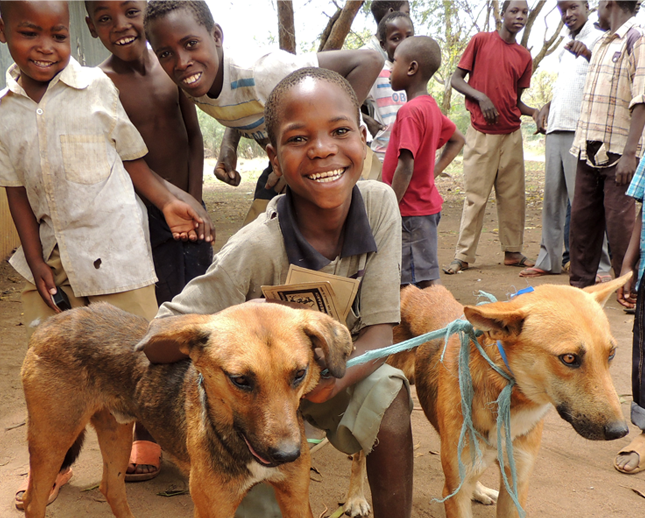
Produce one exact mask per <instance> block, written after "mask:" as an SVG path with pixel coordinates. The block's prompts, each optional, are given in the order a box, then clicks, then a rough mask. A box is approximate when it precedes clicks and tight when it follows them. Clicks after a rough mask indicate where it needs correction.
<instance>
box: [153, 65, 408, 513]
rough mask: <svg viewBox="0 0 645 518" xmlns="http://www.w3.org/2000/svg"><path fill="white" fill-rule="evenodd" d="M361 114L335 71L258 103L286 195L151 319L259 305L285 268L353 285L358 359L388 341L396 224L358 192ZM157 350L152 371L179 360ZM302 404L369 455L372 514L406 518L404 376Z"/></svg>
mask: <svg viewBox="0 0 645 518" xmlns="http://www.w3.org/2000/svg"><path fill="white" fill-rule="evenodd" d="M358 112H359V103H358V100H357V98H356V95H355V93H354V91H353V90H352V87H351V86H350V85H349V83H348V82H347V81H346V80H345V79H343V78H342V77H341V76H340V75H338V74H336V73H335V72H331V71H329V70H325V69H322V68H306V69H301V70H298V71H296V72H294V73H293V74H291V75H290V76H288V77H287V78H285V79H284V80H283V81H281V82H280V83H279V84H278V86H277V87H276V88H275V90H274V91H273V92H272V93H271V96H270V97H269V100H268V102H267V104H266V122H267V131H268V135H269V138H270V140H271V143H270V144H269V145H268V146H267V152H268V154H269V157H270V159H271V163H272V165H273V167H274V170H275V172H276V174H278V175H279V176H281V177H282V176H283V177H284V178H285V180H286V182H287V185H288V188H287V192H286V194H285V195H283V196H279V197H277V198H275V199H273V200H271V202H270V203H269V205H268V207H267V210H266V212H265V213H264V214H262V215H260V216H259V217H258V219H256V220H255V221H254V222H252V223H250V224H249V225H247V226H246V227H244V228H243V229H242V230H240V231H239V232H238V233H237V234H236V235H234V236H233V237H232V238H231V239H230V240H229V241H228V243H227V244H226V245H225V246H224V248H222V250H221V251H220V252H219V253H218V254H217V255H216V256H215V258H214V259H213V265H212V266H211V267H210V268H209V270H208V272H207V273H206V275H203V276H201V277H198V278H196V279H193V280H192V281H191V282H190V283H189V284H188V285H187V286H186V288H185V289H184V291H183V292H182V293H181V294H180V295H178V296H177V297H175V298H174V299H173V300H172V301H171V302H168V303H166V304H164V305H163V306H162V307H161V308H160V310H159V313H158V315H157V317H158V318H162V317H167V316H171V315H178V314H185V313H201V314H207V313H214V312H217V311H220V310H222V309H224V308H226V307H228V306H231V305H233V304H238V303H241V302H244V301H245V300H249V299H256V298H260V297H262V292H261V286H262V285H279V284H283V283H284V281H285V279H286V275H287V270H288V268H289V265H290V264H297V265H299V266H303V267H305V268H309V269H312V270H319V271H323V272H326V273H333V274H336V275H341V276H344V277H352V278H357V279H359V280H360V281H361V285H360V288H359V292H358V294H357V296H356V300H355V301H354V304H353V306H352V311H351V312H350V315H349V317H348V320H347V326H348V328H349V330H350V332H351V333H352V336H353V337H354V339H355V342H354V345H355V353H354V354H356V355H360V354H362V353H363V352H364V351H367V350H370V349H378V348H382V347H384V346H387V345H388V344H390V343H391V342H392V327H393V325H394V324H395V323H396V322H398V321H399V317H400V312H399V267H400V253H401V241H400V236H401V233H400V230H399V229H400V217H399V214H398V210H397V207H396V198H395V197H394V194H393V193H392V190H391V189H390V188H389V187H388V186H386V185H383V184H382V183H380V182H373V181H362V182H358V184H357V183H356V182H357V180H358V179H359V178H360V175H361V170H362V167H363V159H364V157H365V152H366V147H365V132H364V130H362V129H360V128H359V113H358ZM164 345H167V344H160V346H161V348H157V349H154V348H153V349H152V350H147V351H146V354H147V355H148V357H149V358H150V360H151V361H153V362H157V361H165V362H167V361H176V360H178V359H180V358H181V355H180V353H179V352H178V351H177V350H173V349H164ZM306 399H307V401H303V405H302V411H303V414H304V416H305V418H306V419H307V420H308V421H309V422H310V423H311V424H314V425H315V426H317V427H318V428H321V429H324V430H326V432H327V437H328V438H329V440H330V441H331V442H332V444H334V446H336V447H337V448H338V449H340V450H341V451H343V452H345V453H348V454H351V453H355V452H357V451H359V450H361V449H363V450H364V451H365V452H366V453H368V455H367V470H368V479H369V482H370V487H371V490H372V500H373V508H374V516H375V517H376V518H383V517H388V518H399V517H409V516H410V513H411V506H412V464H413V461H412V435H411V428H410V417H409V414H410V409H411V408H410V397H409V393H408V384H407V380H406V379H405V376H404V375H403V373H401V372H400V371H398V370H397V369H393V368H392V367H390V366H388V365H386V364H383V362H382V361H377V362H373V363H369V364H363V365H360V366H355V367H352V368H350V369H348V370H347V373H346V374H345V376H344V377H343V378H342V379H338V380H337V379H334V378H327V379H323V380H321V382H320V384H319V385H318V387H316V389H314V391H313V392H311V393H310V394H308V395H307V398H306ZM381 417H382V419H381ZM258 487H259V488H260V489H258V491H261V490H262V487H263V486H258ZM254 491H255V490H254ZM243 505H246V504H245V503H244V502H243ZM265 509H266V508H265ZM238 516H241V515H240V513H239V511H238ZM243 516H251V517H255V516H263V517H267V516H271V517H273V516H280V515H279V514H277V515H276V514H269V513H268V512H267V511H263V512H262V513H259V512H257V511H255V514H254V513H253V512H252V511H250V512H249V514H248V515H243Z"/></svg>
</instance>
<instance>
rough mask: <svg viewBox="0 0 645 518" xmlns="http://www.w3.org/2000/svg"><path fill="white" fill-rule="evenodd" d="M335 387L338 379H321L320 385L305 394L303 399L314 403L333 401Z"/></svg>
mask: <svg viewBox="0 0 645 518" xmlns="http://www.w3.org/2000/svg"><path fill="white" fill-rule="evenodd" d="M335 386H336V378H334V377H329V378H320V381H319V382H318V385H316V386H315V387H314V389H313V390H312V391H311V392H308V393H307V394H305V395H304V396H303V399H306V400H307V401H311V402H312V403H324V402H325V401H328V400H329V399H331V397H332V395H333V392H334V388H335Z"/></svg>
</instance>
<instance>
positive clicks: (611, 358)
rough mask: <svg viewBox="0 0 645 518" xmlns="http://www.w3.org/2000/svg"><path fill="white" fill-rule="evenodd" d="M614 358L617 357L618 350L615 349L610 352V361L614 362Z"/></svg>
mask: <svg viewBox="0 0 645 518" xmlns="http://www.w3.org/2000/svg"><path fill="white" fill-rule="evenodd" d="M614 356H616V348H615V347H614V348H613V349H612V350H611V351H610V352H609V361H611V360H613V359H614Z"/></svg>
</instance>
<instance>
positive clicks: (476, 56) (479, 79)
mask: <svg viewBox="0 0 645 518" xmlns="http://www.w3.org/2000/svg"><path fill="white" fill-rule="evenodd" d="M457 66H458V67H459V68H461V69H462V70H466V71H467V72H468V73H469V78H468V84H469V85H470V86H472V87H473V88H474V89H475V90H479V91H480V92H484V93H485V94H486V95H487V96H488V98H489V99H490V100H491V101H492V102H493V104H494V105H495V108H497V111H498V112H499V118H498V121H497V124H495V125H492V124H488V123H487V122H486V121H485V120H484V117H483V115H482V112H481V110H480V108H479V103H478V102H476V101H474V100H473V99H471V98H470V97H468V96H466V108H467V109H468V111H469V112H470V121H471V123H472V125H473V128H475V129H476V130H477V131H480V132H482V133H491V134H496V135H499V134H508V133H513V132H514V131H515V130H517V129H519V127H520V116H521V113H520V109H519V108H518V107H517V90H518V88H528V87H529V86H531V72H532V70H533V60H532V59H531V53H530V52H529V51H528V50H526V49H525V48H524V47H522V46H521V45H519V44H518V43H515V42H514V43H507V42H505V41H504V40H503V39H502V38H501V36H500V35H499V33H498V32H497V31H494V32H480V33H478V34H475V36H473V38H472V39H471V40H470V43H468V47H466V50H465V52H464V54H463V55H462V56H461V59H460V60H459V65H457Z"/></svg>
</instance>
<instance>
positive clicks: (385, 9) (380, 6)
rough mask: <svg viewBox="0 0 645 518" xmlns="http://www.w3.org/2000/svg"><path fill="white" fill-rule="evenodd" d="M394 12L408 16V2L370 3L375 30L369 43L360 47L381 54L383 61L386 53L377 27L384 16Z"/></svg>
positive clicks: (385, 0) (381, 1) (388, 0)
mask: <svg viewBox="0 0 645 518" xmlns="http://www.w3.org/2000/svg"><path fill="white" fill-rule="evenodd" d="M395 11H401V12H402V13H405V14H407V15H410V2H408V1H407V0H403V1H401V0H393V1H390V0H378V1H376V2H372V3H371V5H370V12H371V13H372V16H373V17H374V21H375V22H376V26H377V30H376V34H374V35H372V36H371V37H370V39H369V41H368V42H367V43H366V44H365V45H363V47H361V48H362V49H371V50H376V51H378V52H379V53H380V54H381V56H383V59H388V57H387V51H386V50H385V49H384V48H383V46H382V44H381V39H380V38H379V35H378V26H379V25H380V24H381V21H382V20H383V18H384V17H385V16H387V15H388V14H390V13H393V12H395ZM390 61H391V59H390Z"/></svg>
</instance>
